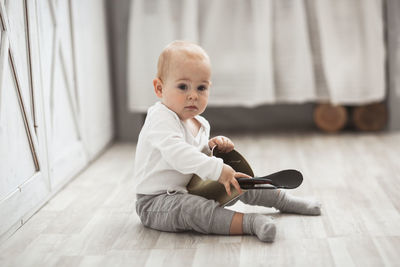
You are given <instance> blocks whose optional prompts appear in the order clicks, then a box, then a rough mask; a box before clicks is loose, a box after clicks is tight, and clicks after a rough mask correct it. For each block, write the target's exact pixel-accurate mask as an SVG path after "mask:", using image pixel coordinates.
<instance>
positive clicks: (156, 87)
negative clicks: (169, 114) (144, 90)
mask: <svg viewBox="0 0 400 267" xmlns="http://www.w3.org/2000/svg"><path fill="white" fill-rule="evenodd" d="M153 86H154V92H155V93H156V95H157V96H158V97H159V98H161V97H162V88H163V84H162V81H161V80H160V78H155V79H154V80H153Z"/></svg>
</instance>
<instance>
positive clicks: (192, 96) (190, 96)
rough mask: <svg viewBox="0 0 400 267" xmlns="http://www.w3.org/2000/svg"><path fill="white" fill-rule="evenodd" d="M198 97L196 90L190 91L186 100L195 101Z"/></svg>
mask: <svg viewBox="0 0 400 267" xmlns="http://www.w3.org/2000/svg"><path fill="white" fill-rule="evenodd" d="M197 97H198V94H197V91H196V90H190V91H189V95H188V98H189V99H196V98H197Z"/></svg>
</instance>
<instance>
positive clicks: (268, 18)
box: [108, 0, 400, 140]
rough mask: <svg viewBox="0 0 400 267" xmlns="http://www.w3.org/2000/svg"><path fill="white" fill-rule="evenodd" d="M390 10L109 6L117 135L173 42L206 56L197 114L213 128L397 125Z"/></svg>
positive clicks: (379, 4)
mask: <svg viewBox="0 0 400 267" xmlns="http://www.w3.org/2000/svg"><path fill="white" fill-rule="evenodd" d="M398 8H399V3H397V1H382V0H367V1H357V0H354V1H344V0H343V1H330V0H323V1H315V0H304V1H240V0H239V1H227V0H225V1H224V0H222V1H208V0H204V1H198V0H190V1H155V0H152V1H144V0H143V1H139V0H138V1H129V0H125V1H123V0H120V1H117V2H111V1H110V2H108V12H109V13H108V14H109V18H110V33H111V36H112V38H111V40H112V42H111V47H112V49H111V53H112V55H113V56H112V66H113V69H112V70H113V77H114V83H113V87H114V89H116V91H117V95H116V99H115V100H116V101H115V104H116V105H115V106H116V109H115V111H116V118H117V120H116V134H117V136H118V138H120V139H122V140H135V138H136V137H137V134H138V131H139V130H140V126H141V123H142V121H143V116H142V114H143V112H145V111H146V109H147V108H148V107H149V105H150V104H151V103H153V102H154V101H156V97H155V95H154V93H153V91H152V88H151V85H150V83H149V81H151V80H152V79H153V77H154V75H155V70H156V62H157V58H158V55H159V53H160V51H161V50H162V49H163V47H164V46H165V45H166V44H167V43H169V42H170V41H172V40H175V39H184V40H190V41H193V42H196V43H198V44H200V45H201V46H203V47H204V48H205V49H206V51H207V52H208V53H209V55H210V57H211V61H212V68H213V69H212V71H213V77H212V80H213V87H212V91H211V95H210V104H209V107H208V109H207V110H206V112H205V114H204V115H205V116H206V117H207V119H209V121H210V123H211V125H212V130H214V131H215V132H223V131H226V130H230V131H250V132H251V131H261V132H262V131H264V130H268V131H275V130H302V129H307V130H313V129H314V130H315V129H322V130H324V131H329V132H338V131H340V130H343V129H344V130H348V129H350V130H352V129H358V130H360V129H363V130H382V129H387V130H394V129H398V128H399V127H400V125H399V122H398V121H396V117H395V114H396V109H397V107H398V103H399V101H400V100H399V91H400V90H399V78H398V77H397V76H398V75H397V73H398V68H399V52H398V46H399V39H398V38H399V37H398V36H399V19H398V18H397V17H396V15H395V14H396V12H397V11H398ZM327 103H329V104H333V105H334V106H329V105H328V106H327V105H325V104H327ZM320 104H324V105H322V106H321V105H320ZM135 121H136V122H138V123H137V124H135V123H133V122H135ZM354 121H355V123H354Z"/></svg>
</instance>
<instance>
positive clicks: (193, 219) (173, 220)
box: [136, 190, 278, 235]
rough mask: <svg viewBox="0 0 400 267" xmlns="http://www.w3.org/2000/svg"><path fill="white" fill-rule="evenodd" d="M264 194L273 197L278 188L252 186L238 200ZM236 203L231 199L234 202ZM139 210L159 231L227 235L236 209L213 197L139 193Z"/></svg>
mask: <svg viewBox="0 0 400 267" xmlns="http://www.w3.org/2000/svg"><path fill="white" fill-rule="evenodd" d="M261 194H268V195H270V199H271V203H270V205H268V206H271V207H272V206H274V199H276V196H277V194H278V190H249V191H247V192H245V193H244V194H243V195H241V196H240V197H239V198H238V199H237V200H239V199H240V200H241V201H243V202H244V203H246V204H251V205H255V204H257V203H258V199H259V197H260V196H261ZM233 204H234V203H230V205H233ZM136 212H137V214H138V215H139V217H140V220H141V221H142V223H143V225H144V226H146V227H150V228H153V229H156V230H160V231H167V232H181V231H191V230H192V231H196V232H199V233H203V234H222V235H228V234H229V230H230V225H231V222H232V217H233V214H234V213H235V212H234V211H231V210H228V209H225V208H223V207H220V206H219V203H218V202H216V201H214V200H209V199H206V198H203V197H200V196H196V195H191V194H183V193H177V194H174V195H168V194H161V195H140V194H138V195H137V200H136Z"/></svg>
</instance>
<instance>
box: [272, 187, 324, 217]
mask: <svg viewBox="0 0 400 267" xmlns="http://www.w3.org/2000/svg"><path fill="white" fill-rule="evenodd" d="M280 193H281V194H283V195H281V197H280V200H279V202H278V203H277V205H276V208H277V209H278V210H280V211H281V212H284V213H298V214H304V215H320V214H321V203H320V202H319V201H317V200H313V199H305V198H300V197H295V196H292V195H290V194H288V193H286V192H285V191H281V192H280Z"/></svg>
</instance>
